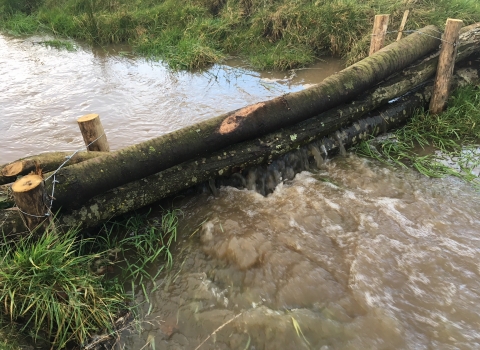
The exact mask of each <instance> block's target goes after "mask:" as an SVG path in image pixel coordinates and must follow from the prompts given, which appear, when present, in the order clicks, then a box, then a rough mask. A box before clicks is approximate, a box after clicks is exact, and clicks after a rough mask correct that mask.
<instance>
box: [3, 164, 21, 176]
mask: <svg viewBox="0 0 480 350" xmlns="http://www.w3.org/2000/svg"><path fill="white" fill-rule="evenodd" d="M22 170H23V163H22V162H20V161H17V162H14V163H10V164H7V165H5V167H4V168H3V169H2V175H3V176H15V175H18V174H20V173H21V172H22Z"/></svg>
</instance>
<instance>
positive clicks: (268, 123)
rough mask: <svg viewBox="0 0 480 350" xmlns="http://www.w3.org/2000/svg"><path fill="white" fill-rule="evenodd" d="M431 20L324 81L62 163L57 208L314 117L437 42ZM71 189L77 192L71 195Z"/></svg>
mask: <svg viewBox="0 0 480 350" xmlns="http://www.w3.org/2000/svg"><path fill="white" fill-rule="evenodd" d="M436 31H437V29H436V28H435V27H433V26H428V27H426V28H424V29H422V32H424V33H426V34H428V35H423V34H417V33H416V34H412V35H410V36H409V37H407V38H405V39H404V40H401V41H399V42H396V43H393V44H391V45H389V46H387V47H385V48H383V49H382V50H380V51H379V52H377V53H375V54H374V55H372V56H370V57H368V58H366V59H364V60H362V61H360V62H358V63H356V64H354V65H352V66H350V67H348V68H346V69H345V70H343V71H341V72H340V73H338V74H336V75H334V76H331V77H329V78H327V79H325V81H324V82H322V83H321V84H319V85H317V86H315V87H312V88H309V89H306V90H303V91H300V92H296V93H291V94H287V95H285V96H281V97H278V98H275V99H273V100H270V101H265V102H260V103H257V104H254V105H251V106H248V107H245V108H242V109H239V110H236V111H233V112H230V113H227V114H224V115H221V116H219V117H217V118H214V119H210V120H207V121H205V122H202V123H198V124H196V125H193V126H190V127H187V128H184V129H181V130H178V131H176V132H173V133H170V134H168V135H165V136H162V137H159V138H156V139H153V140H150V141H146V142H143V143H140V144H137V145H133V146H130V147H127V148H124V149H122V150H120V151H117V152H112V153H111V154H109V155H106V156H104V157H102V159H101V160H99V159H92V160H89V161H86V162H82V163H80V164H76V165H73V166H70V167H66V168H63V169H61V170H60V171H59V173H58V175H57V179H58V180H59V181H60V183H59V184H58V186H57V190H56V192H55V198H56V201H55V203H54V205H55V208H56V209H58V208H60V207H62V208H63V209H73V208H78V207H80V206H81V205H82V204H83V203H84V202H85V201H86V200H88V199H89V198H92V197H93V196H95V195H97V194H98V193H101V192H104V191H106V190H108V189H112V188H115V187H118V186H121V185H123V184H125V183H128V182H131V181H134V180H137V179H141V178H144V177H146V176H148V175H151V174H153V173H156V172H159V171H161V170H164V169H167V168H169V167H172V166H173V165H175V164H179V163H180V162H184V161H186V160H188V159H192V158H195V157H199V156H202V155H206V154H209V153H211V152H214V151H217V150H219V149H222V148H224V147H227V146H229V145H232V144H235V143H238V142H242V141H245V140H248V139H251V138H254V137H258V136H261V135H265V134H267V133H269V132H273V131H275V130H278V129H279V128H281V127H287V126H290V125H293V124H295V123H298V122H300V121H302V120H305V119H308V118H311V117H312V116H315V115H318V114H319V113H321V112H324V111H326V110H328V109H331V108H333V107H335V106H338V105H339V104H341V103H345V102H347V101H349V100H351V99H353V98H354V97H355V96H357V95H358V94H360V93H362V92H363V91H365V90H366V89H368V88H369V87H371V86H373V85H374V84H376V83H378V82H379V81H381V80H383V79H385V78H387V77H388V76H389V75H391V74H393V73H395V72H397V71H399V70H401V69H403V68H405V67H406V66H408V65H409V64H411V63H413V62H414V61H416V60H418V59H419V58H421V57H422V56H424V55H426V54H427V53H429V52H431V51H433V50H434V49H435V48H437V47H438V45H439V40H438V39H436V38H435V34H436ZM72 193H74V195H73V196H72Z"/></svg>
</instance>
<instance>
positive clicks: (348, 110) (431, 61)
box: [0, 24, 480, 208]
mask: <svg viewBox="0 0 480 350" xmlns="http://www.w3.org/2000/svg"><path fill="white" fill-rule="evenodd" d="M469 29H470V31H468V30H469ZM473 29H476V30H473ZM462 31H466V33H464V34H462V36H461V39H460V45H459V54H458V55H457V61H462V60H465V59H466V58H467V56H468V55H471V54H472V53H474V52H479V51H480V26H479V25H478V24H476V25H472V26H469V27H465V28H463V29H462ZM437 65H438V52H437V53H435V54H432V55H430V56H429V57H427V58H425V59H423V60H422V61H420V62H417V63H416V64H415V65H414V66H413V67H409V68H407V69H405V70H404V71H403V72H400V73H398V74H397V75H394V76H392V77H390V78H389V79H387V81H385V82H384V83H382V84H380V85H379V86H377V87H376V88H373V89H370V90H368V91H366V92H365V93H364V94H362V95H360V96H359V97H358V98H357V99H356V100H355V101H352V102H351V103H349V104H347V105H344V106H339V107H337V108H334V109H332V110H330V111H329V112H328V114H327V116H332V117H337V116H338V117H344V116H348V117H349V118H348V119H347V118H344V119H343V120H344V122H343V123H341V124H339V126H341V125H344V124H345V123H349V122H352V121H354V120H356V119H359V118H360V117H362V116H363V115H365V114H367V113H369V112H370V111H371V110H373V109H375V108H378V107H379V106H381V105H382V104H384V103H387V102H388V101H390V100H392V99H394V98H396V97H398V96H400V95H403V94H405V93H407V92H408V91H409V90H411V89H412V88H414V87H415V86H417V85H419V84H421V83H423V82H424V81H425V80H427V79H428V78H431V77H433V75H434V74H435V68H436V66H437ZM2 190H3V192H4V195H3V196H2ZM7 193H8V188H7V187H6V186H3V187H2V186H0V208H8V207H11V206H13V204H14V203H13V199H12V198H11V196H7V195H6V194H7ZM75 195H76V194H75V193H74V192H71V194H70V196H71V197H74V196H75Z"/></svg>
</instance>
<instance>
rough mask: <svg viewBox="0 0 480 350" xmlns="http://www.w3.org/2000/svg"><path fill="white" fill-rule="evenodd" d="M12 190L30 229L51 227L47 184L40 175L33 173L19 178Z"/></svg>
mask: <svg viewBox="0 0 480 350" xmlns="http://www.w3.org/2000/svg"><path fill="white" fill-rule="evenodd" d="M12 192H13V198H14V199H15V204H16V205H17V207H18V208H19V209H20V211H21V213H22V217H23V220H24V222H25V224H26V226H27V227H28V229H29V230H30V231H32V232H33V231H35V230H36V229H37V228H39V227H43V228H44V229H46V228H47V227H49V224H50V221H51V218H50V217H49V209H48V207H47V206H46V205H45V198H46V195H45V185H44V182H43V178H42V177H41V176H40V175H36V174H31V175H26V176H24V177H22V178H20V179H18V180H17V181H15V182H14V183H13V185H12Z"/></svg>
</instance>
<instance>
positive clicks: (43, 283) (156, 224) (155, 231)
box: [0, 211, 178, 349]
mask: <svg viewBox="0 0 480 350" xmlns="http://www.w3.org/2000/svg"><path fill="white" fill-rule="evenodd" d="M177 223H178V218H177V211H168V212H166V213H164V215H163V216H162V218H161V219H160V220H155V219H154V220H147V219H146V218H145V217H142V216H134V217H131V218H129V219H128V220H127V221H125V222H123V223H114V224H112V225H110V227H113V226H115V227H116V228H117V231H118V230H119V231H120V232H113V230H112V229H109V230H107V232H103V233H102V232H100V235H98V236H96V237H95V239H93V238H84V239H82V238H80V237H79V235H78V232H76V231H75V230H69V231H68V232H66V233H58V232H56V231H53V230H51V231H47V232H45V233H44V234H43V235H42V236H41V237H40V238H39V239H35V240H33V239H32V238H31V237H25V238H21V239H19V240H17V241H11V240H9V239H8V238H7V237H3V243H1V244H0V257H1V258H0V266H1V267H0V305H1V306H0V320H1V322H0V325H1V324H8V323H10V324H14V323H15V324H20V325H21V331H22V332H24V333H27V334H29V335H30V336H31V337H32V338H33V339H44V340H46V341H47V342H48V343H50V344H51V347H52V348H55V349H61V348H64V347H65V346H67V345H68V344H77V345H81V344H85V343H86V342H87V341H88V340H89V339H90V337H91V336H92V335H93V334H94V333H95V332H105V333H114V332H115V331H116V329H115V326H114V325H115V321H116V320H117V319H118V318H119V316H120V315H121V312H124V311H125V310H126V309H130V310H132V311H134V310H135V305H130V304H129V303H130V301H131V300H132V297H131V296H129V294H128V293H126V292H125V289H124V286H125V285H126V284H127V282H128V283H129V282H130V281H131V280H133V279H137V278H138V277H141V279H142V280H143V278H145V277H148V278H149V280H153V279H154V277H156V276H150V275H149V274H148V271H147V267H148V265H149V264H152V263H153V262H156V261H158V259H159V258H164V259H165V260H166V262H165V264H163V263H160V264H159V265H160V267H159V268H158V270H159V271H162V270H163V268H164V267H169V266H171V264H172V259H173V258H172V254H171V252H170V248H171V245H172V244H173V242H174V241H175V239H176V226H177ZM119 228H120V229H119ZM115 233H119V234H123V236H118V237H117V236H116V235H115ZM115 265H118V266H119V267H118V268H117V273H114V272H113V271H111V270H110V268H111V267H114V266H115ZM142 280H140V282H138V284H139V285H140V286H141V287H142V288H143V290H144V291H145V293H146V289H145V286H144V285H143V284H142ZM132 285H133V284H132ZM2 346H3V345H2V343H1V342H0V349H1V347H2ZM6 349H9V348H6ZM12 349H13V348H12Z"/></svg>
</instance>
